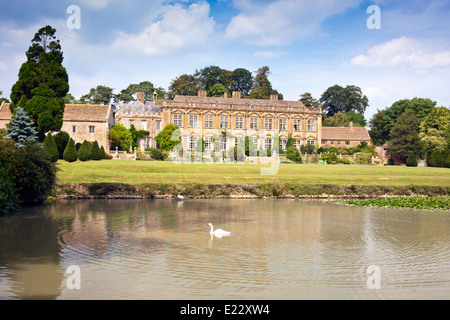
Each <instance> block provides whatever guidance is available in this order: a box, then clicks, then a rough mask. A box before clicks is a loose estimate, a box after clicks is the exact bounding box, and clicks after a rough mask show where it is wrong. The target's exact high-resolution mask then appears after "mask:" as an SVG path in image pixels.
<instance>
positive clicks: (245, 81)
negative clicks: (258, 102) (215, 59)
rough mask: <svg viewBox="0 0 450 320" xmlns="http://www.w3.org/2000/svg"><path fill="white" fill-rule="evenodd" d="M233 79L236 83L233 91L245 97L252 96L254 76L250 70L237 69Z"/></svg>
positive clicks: (232, 76) (233, 73) (232, 75)
mask: <svg viewBox="0 0 450 320" xmlns="http://www.w3.org/2000/svg"><path fill="white" fill-rule="evenodd" d="M231 79H232V80H233V81H234V82H235V83H236V85H235V86H234V89H233V91H239V92H241V94H242V96H243V97H246V96H248V95H249V94H250V90H251V89H252V86H253V75H252V73H251V72H250V71H249V70H247V69H244V68H237V69H235V70H234V71H233V72H232V74H231Z"/></svg>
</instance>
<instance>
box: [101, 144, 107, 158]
mask: <svg viewBox="0 0 450 320" xmlns="http://www.w3.org/2000/svg"><path fill="white" fill-rule="evenodd" d="M100 159H101V160H103V159H107V156H106V151H105V148H104V147H103V146H101V148H100Z"/></svg>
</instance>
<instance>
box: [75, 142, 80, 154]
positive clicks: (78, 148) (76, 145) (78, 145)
mask: <svg viewBox="0 0 450 320" xmlns="http://www.w3.org/2000/svg"><path fill="white" fill-rule="evenodd" d="M75 148H76V149H77V152H78V150H80V148H81V143H80V142H77V143H76V144H75Z"/></svg>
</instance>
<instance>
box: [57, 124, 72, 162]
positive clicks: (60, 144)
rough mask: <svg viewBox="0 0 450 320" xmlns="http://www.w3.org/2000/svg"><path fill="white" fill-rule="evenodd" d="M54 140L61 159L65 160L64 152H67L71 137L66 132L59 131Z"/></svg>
mask: <svg viewBox="0 0 450 320" xmlns="http://www.w3.org/2000/svg"><path fill="white" fill-rule="evenodd" d="M53 139H54V140H55V143H56V147H57V148H58V154H59V159H63V154H64V150H66V146H67V143H68V142H69V139H70V136H69V134H68V133H67V132H65V131H58V133H56V134H55V136H54V137H53Z"/></svg>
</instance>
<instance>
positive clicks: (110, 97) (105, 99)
mask: <svg viewBox="0 0 450 320" xmlns="http://www.w3.org/2000/svg"><path fill="white" fill-rule="evenodd" d="M115 98H116V97H115V95H114V94H113V89H112V88H110V87H107V86H102V85H99V86H97V87H96V88H91V90H90V91H89V93H87V94H85V95H83V96H81V98H80V102H81V103H86V104H102V105H107V104H110V103H112V102H114V101H115Z"/></svg>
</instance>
